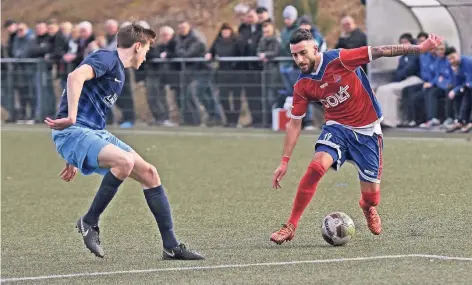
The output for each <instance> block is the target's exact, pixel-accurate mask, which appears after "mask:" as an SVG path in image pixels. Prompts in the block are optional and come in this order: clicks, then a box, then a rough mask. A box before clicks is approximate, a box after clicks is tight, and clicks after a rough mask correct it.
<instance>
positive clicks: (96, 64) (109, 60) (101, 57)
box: [81, 51, 115, 78]
mask: <svg viewBox="0 0 472 285" xmlns="http://www.w3.org/2000/svg"><path fill="white" fill-rule="evenodd" d="M83 64H87V65H90V66H91V67H92V69H93V72H94V73H95V78H98V77H101V76H103V75H104V74H105V73H107V71H109V70H111V69H113V66H114V65H115V58H114V57H113V56H112V54H111V53H105V52H101V51H97V52H94V53H92V54H90V55H89V56H88V57H86V58H85V59H84V61H83V62H82V64H81V65H83Z"/></svg>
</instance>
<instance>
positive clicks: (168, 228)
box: [144, 185, 179, 248]
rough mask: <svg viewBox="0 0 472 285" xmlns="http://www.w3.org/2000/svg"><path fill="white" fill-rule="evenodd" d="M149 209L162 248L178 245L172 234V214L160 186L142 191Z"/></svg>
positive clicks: (162, 188)
mask: <svg viewBox="0 0 472 285" xmlns="http://www.w3.org/2000/svg"><path fill="white" fill-rule="evenodd" d="M144 197H145V198H146V201H147V204H148V206H149V209H151V212H152V214H153V215H154V218H155V219H156V222H157V226H158V227H159V231H160V233H161V237H162V243H163V245H164V248H173V247H176V246H178V245H179V242H178V241H177V238H176V237H175V234H174V226H173V223H172V214H171V210H170V204H169V200H167V196H166V193H165V191H164V187H162V185H160V186H157V187H155V188H151V189H145V190H144Z"/></svg>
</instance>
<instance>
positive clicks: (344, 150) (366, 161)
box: [315, 125, 383, 183]
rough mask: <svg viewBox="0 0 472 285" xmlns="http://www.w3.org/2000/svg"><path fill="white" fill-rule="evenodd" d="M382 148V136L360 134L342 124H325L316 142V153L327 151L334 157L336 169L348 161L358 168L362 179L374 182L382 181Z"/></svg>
mask: <svg viewBox="0 0 472 285" xmlns="http://www.w3.org/2000/svg"><path fill="white" fill-rule="evenodd" d="M382 150H383V140H382V136H380V135H377V134H374V135H373V136H367V135H363V134H359V133H356V132H354V131H353V130H350V129H347V128H345V127H343V126H341V125H329V126H326V125H325V126H323V129H322V132H321V134H320V136H319V138H318V141H317V142H316V144H315V153H316V152H327V153H329V154H330V155H331V156H332V157H333V160H334V163H333V165H332V166H331V167H332V168H333V169H334V170H336V171H337V170H339V168H341V166H342V165H343V164H344V162H345V161H348V162H351V163H353V164H354V166H355V167H356V168H357V171H358V172H359V179H360V180H361V181H366V182H373V183H380V178H381V176H382Z"/></svg>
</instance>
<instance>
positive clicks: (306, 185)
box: [288, 161, 326, 227]
mask: <svg viewBox="0 0 472 285" xmlns="http://www.w3.org/2000/svg"><path fill="white" fill-rule="evenodd" d="M325 172H326V171H325V169H324V168H323V166H321V164H319V163H318V162H315V161H312V162H311V163H310V165H309V166H308V169H307V170H306V172H305V175H303V177H302V179H301V180H300V183H299V184H298V190H297V195H296V196H295V200H294V201H293V208H292V214H291V215H290V219H289V220H288V222H289V223H292V224H294V225H295V227H297V225H298V221H300V218H301V216H302V214H303V211H305V208H306V207H307V206H308V204H309V203H310V201H311V199H312V198H313V195H315V191H316V186H317V185H318V182H319V181H320V180H321V177H323V175H324V174H325Z"/></svg>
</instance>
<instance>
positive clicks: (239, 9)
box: [234, 3, 249, 31]
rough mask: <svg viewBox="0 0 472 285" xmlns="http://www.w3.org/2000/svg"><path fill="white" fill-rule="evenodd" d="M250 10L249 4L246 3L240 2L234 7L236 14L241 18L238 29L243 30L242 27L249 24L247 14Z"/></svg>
mask: <svg viewBox="0 0 472 285" xmlns="http://www.w3.org/2000/svg"><path fill="white" fill-rule="evenodd" d="M248 12H249V6H247V5H246V4H242V3H239V4H238V5H236V6H235V7H234V14H235V15H236V16H237V17H238V18H239V27H238V31H241V29H244V28H245V27H246V26H249V24H248V23H246V20H247V18H246V15H247V13H248Z"/></svg>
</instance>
